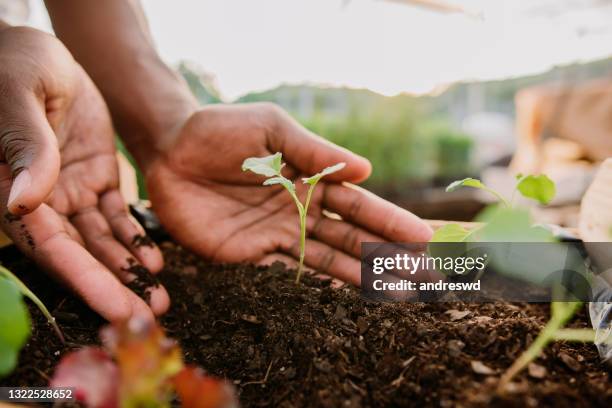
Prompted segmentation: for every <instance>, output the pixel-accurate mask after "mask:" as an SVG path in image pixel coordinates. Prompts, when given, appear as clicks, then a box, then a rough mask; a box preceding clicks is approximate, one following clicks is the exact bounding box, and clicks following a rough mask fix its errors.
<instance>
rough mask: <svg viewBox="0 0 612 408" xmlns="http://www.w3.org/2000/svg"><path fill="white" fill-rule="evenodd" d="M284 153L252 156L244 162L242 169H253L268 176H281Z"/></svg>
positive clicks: (254, 171) (256, 172)
mask: <svg viewBox="0 0 612 408" xmlns="http://www.w3.org/2000/svg"><path fill="white" fill-rule="evenodd" d="M282 160H283V155H282V153H275V154H272V155H270V156H266V157H250V158H248V159H246V160H245V161H244V162H243V163H242V171H247V170H249V171H252V172H253V173H255V174H260V175H262V176H266V177H274V176H280V172H281V169H282V168H283V163H282Z"/></svg>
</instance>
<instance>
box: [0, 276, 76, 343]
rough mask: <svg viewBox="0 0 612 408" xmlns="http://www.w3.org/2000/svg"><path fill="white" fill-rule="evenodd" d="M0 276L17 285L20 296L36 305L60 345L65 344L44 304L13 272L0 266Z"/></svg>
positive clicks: (53, 318)
mask: <svg viewBox="0 0 612 408" xmlns="http://www.w3.org/2000/svg"><path fill="white" fill-rule="evenodd" d="M0 275H2V276H4V277H5V278H6V279H8V280H9V281H11V282H13V283H14V284H15V285H17V288H18V289H19V291H20V292H21V294H22V295H23V296H25V297H27V298H28V299H30V300H31V301H32V303H34V304H35V305H36V307H38V309H39V310H40V311H41V312H42V314H43V315H44V316H45V317H46V318H47V321H48V322H49V324H50V325H51V326H52V327H53V330H54V331H55V334H57V337H59V339H60V340H61V342H62V344H65V343H66V340H65V339H64V335H63V333H62V331H61V330H60V328H59V326H58V325H57V322H56V321H55V317H53V316H52V315H51V313H50V312H49V310H48V309H47V307H46V306H45V304H44V303H43V302H42V301H41V300H40V299H39V298H38V296H36V295H35V294H34V293H33V292H32V291H31V290H30V289H29V288H28V287H27V286H26V285H25V284H24V283H23V282H22V281H21V279H19V278H18V277H17V276H15V274H14V273H13V272H11V271H9V270H8V269H6V268H5V267H4V266H2V265H0Z"/></svg>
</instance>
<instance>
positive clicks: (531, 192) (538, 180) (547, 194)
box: [516, 174, 556, 204]
mask: <svg viewBox="0 0 612 408" xmlns="http://www.w3.org/2000/svg"><path fill="white" fill-rule="evenodd" d="M516 188H517V189H518V191H519V192H520V193H521V194H522V195H523V197H527V198H531V199H533V200H536V201H538V202H539V203H540V204H548V203H550V202H551V200H552V199H553V198H554V197H555V194H556V188H555V183H554V182H553V181H552V180H551V179H549V178H548V177H547V176H546V175H544V174H541V175H539V176H524V177H521V178H520V179H519V181H518V183H517V185H516Z"/></svg>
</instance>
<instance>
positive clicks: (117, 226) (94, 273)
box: [0, 29, 168, 320]
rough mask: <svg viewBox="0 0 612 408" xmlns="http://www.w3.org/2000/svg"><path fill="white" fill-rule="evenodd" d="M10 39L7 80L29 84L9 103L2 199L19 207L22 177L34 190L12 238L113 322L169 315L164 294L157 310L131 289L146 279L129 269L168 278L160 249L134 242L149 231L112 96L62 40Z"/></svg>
mask: <svg viewBox="0 0 612 408" xmlns="http://www.w3.org/2000/svg"><path fill="white" fill-rule="evenodd" d="M10 30H11V31H10V32H8V31H7V32H8V34H6V32H5V35H10V40H11V41H7V42H5V43H3V47H0V52H4V53H6V54H7V55H9V56H10V58H5V60H6V61H8V62H7V64H4V65H3V67H2V73H3V74H4V76H8V77H9V78H11V75H15V73H16V72H19V73H20V74H21V76H20V77H19V78H20V81H11V82H9V83H8V84H7V85H6V86H4V88H3V89H5V90H6V92H4V93H3V94H2V96H1V97H0V103H2V109H1V111H2V115H4V116H3V119H4V120H3V121H2V123H1V124H0V125H1V127H2V129H0V130H1V133H2V135H3V137H2V138H1V140H0V142H1V143H0V144H1V147H2V149H0V151H1V157H0V199H1V200H3V204H5V205H6V204H7V202H10V201H11V199H10V194H11V189H12V188H13V187H14V186H15V184H17V181H16V178H15V176H16V177H17V178H19V177H21V179H22V181H23V180H26V185H27V186H26V187H27V188H26V189H25V190H23V189H22V192H21V195H20V196H18V198H17V200H15V202H14V203H13V205H12V206H9V209H10V210H11V211H12V213H9V212H7V213H5V214H4V217H3V218H2V229H3V230H4V231H5V232H6V233H7V234H8V235H9V236H10V237H11V238H12V240H13V241H14V242H15V243H16V245H17V246H18V247H19V248H20V249H21V250H22V251H23V252H24V253H26V254H27V255H29V256H31V257H32V258H33V259H34V260H35V261H36V262H37V263H38V264H40V265H41V266H43V267H44V268H45V269H47V270H48V271H50V272H51V273H52V274H53V275H54V276H56V277H57V278H58V279H60V280H62V281H63V282H65V283H66V284H67V285H68V286H70V287H71V288H72V289H73V290H74V291H76V292H77V293H78V294H79V295H80V296H81V297H82V298H83V299H84V300H85V301H86V302H87V303H88V304H89V305H90V306H91V307H92V308H93V309H95V310H96V311H97V312H99V313H100V314H101V315H103V316H104V317H106V318H107V319H109V320H123V319H127V318H129V317H130V316H132V315H133V314H134V313H137V314H141V315H148V316H152V314H151V308H152V309H153V311H154V312H156V313H161V312H163V311H165V310H166V309H167V307H168V295H167V293H166V292H165V290H164V289H163V288H161V287H159V288H157V289H156V290H154V291H152V292H151V293H150V294H151V308H149V306H148V305H147V304H145V302H144V301H143V300H142V299H140V298H139V297H138V296H136V294H135V293H133V292H132V291H130V290H129V289H128V288H127V287H126V286H125V285H124V284H128V283H129V282H131V281H132V280H134V278H135V277H136V276H135V275H134V274H130V273H129V272H128V271H126V270H125V269H127V268H128V267H130V266H131V265H132V266H133V265H134V264H136V265H138V264H140V265H144V266H145V267H148V268H149V269H151V270H152V271H158V270H160V269H161V267H162V263H163V261H162V257H161V253H160V252H159V249H157V248H155V247H153V246H151V247H135V246H134V245H133V243H132V240H133V238H134V236H135V235H138V234H142V228H140V227H139V226H138V225H137V224H135V223H134V222H133V221H132V220H131V219H130V218H129V216H128V213H127V211H126V206H125V203H124V201H123V199H122V197H121V195H120V194H119V191H118V187H119V177H118V168H117V161H116V157H115V148H114V132H113V129H112V125H111V120H110V116H109V113H108V110H107V108H106V105H105V103H104V101H103V100H102V96H101V95H100V93H99V92H98V90H97V89H96V87H95V86H94V84H93V82H92V81H91V80H90V79H89V77H88V76H87V74H86V73H85V71H84V70H83V69H82V68H81V67H80V66H79V65H78V64H77V63H76V62H75V61H74V59H72V57H71V56H70V54H69V53H68V52H67V50H66V49H65V48H64V47H63V45H61V43H59V41H58V40H57V39H55V38H53V37H51V36H48V35H46V34H42V33H40V32H37V31H35V30H31V29H14V30H13V29H10ZM7 44H8V45H7ZM32 55H35V56H36V57H37V58H32ZM3 78H4V77H3ZM0 85H2V84H0ZM32 89H34V90H36V92H33V91H32ZM58 164H59V165H58ZM58 167H59V176H58V177H57V178H56V176H57V175H58ZM24 174H25V175H26V178H24V177H23V175H24ZM22 186H23V183H22ZM49 192H50V194H49ZM41 202H42V204H41ZM16 213H17V214H21V215H16Z"/></svg>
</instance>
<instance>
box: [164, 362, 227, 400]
mask: <svg viewBox="0 0 612 408" xmlns="http://www.w3.org/2000/svg"><path fill="white" fill-rule="evenodd" d="M173 383H174V388H175V389H176V393H177V394H178V396H179V398H180V399H181V406H182V407H183V408H234V407H238V400H237V398H236V395H235V393H234V390H233V388H232V387H231V386H230V385H229V384H227V383H226V382H223V381H220V380H217V379H215V378H212V377H207V376H206V375H205V374H204V372H203V371H202V370H201V369H199V368H197V367H191V366H188V367H185V368H183V369H182V370H181V372H179V373H178V374H177V375H176V377H174V379H173Z"/></svg>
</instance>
